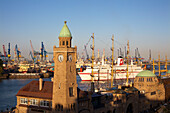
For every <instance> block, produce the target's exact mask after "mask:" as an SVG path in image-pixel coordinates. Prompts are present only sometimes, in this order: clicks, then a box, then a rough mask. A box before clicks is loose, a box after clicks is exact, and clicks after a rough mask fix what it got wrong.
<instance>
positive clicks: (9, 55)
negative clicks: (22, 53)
mask: <svg viewBox="0 0 170 113" xmlns="http://www.w3.org/2000/svg"><path fill="white" fill-rule="evenodd" d="M10 58H11V54H10V43H8V59H10Z"/></svg>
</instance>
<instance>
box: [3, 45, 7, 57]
mask: <svg viewBox="0 0 170 113" xmlns="http://www.w3.org/2000/svg"><path fill="white" fill-rule="evenodd" d="M3 50H4V57H7V56H6V51H5V45H3Z"/></svg>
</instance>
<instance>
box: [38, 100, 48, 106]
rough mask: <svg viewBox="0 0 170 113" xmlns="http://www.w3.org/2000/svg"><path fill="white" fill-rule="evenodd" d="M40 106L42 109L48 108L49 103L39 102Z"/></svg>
mask: <svg viewBox="0 0 170 113" xmlns="http://www.w3.org/2000/svg"><path fill="white" fill-rule="evenodd" d="M40 106H42V107H49V101H46V100H41V101H40Z"/></svg>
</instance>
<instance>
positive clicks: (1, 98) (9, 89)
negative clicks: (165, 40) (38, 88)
mask: <svg viewBox="0 0 170 113" xmlns="http://www.w3.org/2000/svg"><path fill="white" fill-rule="evenodd" d="M163 68H164V66H161V69H163ZM156 69H158V67H156ZM168 70H170V66H168ZM163 74H165V73H163ZM156 75H158V73H156ZM32 80H38V79H3V80H0V111H1V110H3V111H5V110H6V109H7V108H8V109H10V108H12V107H15V106H16V104H17V99H16V94H17V92H18V91H19V90H20V88H22V87H23V86H25V85H26V84H28V83H29V82H31V81H32ZM50 80H51V79H50V78H45V79H44V81H50ZM124 82H125V80H119V81H115V84H122V83H124ZM132 82H133V80H132ZM77 83H78V87H79V88H80V89H81V90H90V88H91V85H90V82H84V81H81V79H80V77H79V76H77ZM109 86H110V82H109V81H105V82H102V81H101V82H99V86H98V82H95V87H96V88H97V87H100V88H107V87H109Z"/></svg>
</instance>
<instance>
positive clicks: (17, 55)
mask: <svg viewBox="0 0 170 113" xmlns="http://www.w3.org/2000/svg"><path fill="white" fill-rule="evenodd" d="M14 51H15V55H16V56H15V57H17V60H18V61H19V58H20V57H21V51H20V50H19V48H18V46H17V44H16V45H15V49H14Z"/></svg>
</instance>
